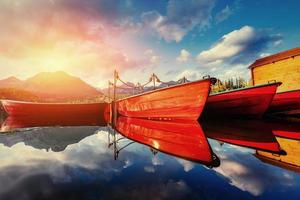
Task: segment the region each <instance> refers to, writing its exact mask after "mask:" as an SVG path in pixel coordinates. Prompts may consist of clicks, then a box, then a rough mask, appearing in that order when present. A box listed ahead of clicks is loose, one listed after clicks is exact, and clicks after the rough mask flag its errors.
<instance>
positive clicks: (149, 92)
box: [115, 78, 211, 102]
mask: <svg viewBox="0 0 300 200" xmlns="http://www.w3.org/2000/svg"><path fill="white" fill-rule="evenodd" d="M204 81H209V82H211V78H206V79H201V80H196V81H191V82H187V83H182V84H178V85H171V86H168V87H163V88H158V89H155V90H150V91H147V92H143V93H140V94H135V95H131V96H128V97H124V98H121V99H117V100H116V101H115V102H120V101H124V100H127V99H130V98H135V97H139V96H143V95H146V94H151V93H155V92H160V91H163V90H167V89H172V88H176V87H183V86H187V85H192V84H195V83H198V82H199V83H200V82H204ZM209 91H210V87H209ZM208 94H209V92H208Z"/></svg>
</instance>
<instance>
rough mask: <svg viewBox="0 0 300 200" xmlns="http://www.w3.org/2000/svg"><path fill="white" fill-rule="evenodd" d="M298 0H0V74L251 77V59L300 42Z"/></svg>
mask: <svg viewBox="0 0 300 200" xmlns="http://www.w3.org/2000/svg"><path fill="white" fill-rule="evenodd" d="M299 7H300V1H297V0H286V1H284V3H283V2H282V1H279V0H257V1H254V0H253V1H246V0H226V1H225V0H223V1H222V0H153V1H150V0H144V1H142V0H85V1H82V0H39V1H36V0H0V27H1V28H0V79H3V78H7V77H9V76H15V77H18V78H20V79H26V78H28V77H30V76H33V75H35V74H37V73H39V72H43V71H49V72H54V71H65V72H67V73H69V74H72V75H74V76H78V77H80V78H82V79H83V80H84V81H86V82H88V83H90V84H92V85H93V86H95V87H106V86H107V81H108V80H111V79H112V75H113V71H114V69H116V70H118V72H119V74H120V78H122V79H123V80H124V81H130V82H134V83H137V82H140V83H145V82H147V81H148V79H149V76H150V74H152V73H155V74H157V76H158V77H159V78H160V79H161V80H162V81H165V82H166V81H170V80H178V79H180V78H182V77H183V76H186V77H187V78H188V79H190V80H197V79H201V78H202V77H203V76H205V75H211V76H215V77H218V78H220V79H221V80H225V79H227V78H230V77H243V78H245V79H249V78H250V73H249V70H248V69H247V67H248V66H249V65H250V64H251V63H252V62H254V61H255V60H256V59H258V58H261V57H264V56H267V55H270V54H274V53H277V52H280V51H283V50H287V49H290V48H295V47H298V46H300V26H299V23H300V15H299Z"/></svg>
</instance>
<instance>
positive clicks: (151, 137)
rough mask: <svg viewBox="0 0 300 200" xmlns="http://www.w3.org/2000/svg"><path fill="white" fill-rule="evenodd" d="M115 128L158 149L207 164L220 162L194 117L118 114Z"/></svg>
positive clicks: (211, 165)
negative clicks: (155, 118)
mask: <svg viewBox="0 0 300 200" xmlns="http://www.w3.org/2000/svg"><path fill="white" fill-rule="evenodd" d="M116 129H117V131H118V132H119V133H120V134H122V135H123V136H125V137H127V138H129V139H131V140H133V141H136V142H139V143H142V144H145V145H147V146H150V147H151V148H154V149H156V150H158V151H161V152H165V153H167V154H170V155H174V156H177V157H181V158H184V159H187V160H191V161H195V162H199V163H202V164H205V165H207V166H210V167H217V166H219V164H220V161H219V159H218V158H217V156H216V155H215V154H214V153H213V152H212V150H211V147H210V145H209V143H208V141H207V139H206V137H205V135H204V133H203V131H202V129H201V126H200V124H199V123H198V122H196V121H191V122H189V123H187V122H186V121H185V123H179V122H171V121H165V122H162V121H151V120H145V119H138V118H127V117H119V118H118V119H117V124H116Z"/></svg>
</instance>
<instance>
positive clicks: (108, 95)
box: [107, 81, 110, 103]
mask: <svg viewBox="0 0 300 200" xmlns="http://www.w3.org/2000/svg"><path fill="white" fill-rule="evenodd" d="M107 93H108V94H107V97H108V102H109V103H110V81H108V90H107Z"/></svg>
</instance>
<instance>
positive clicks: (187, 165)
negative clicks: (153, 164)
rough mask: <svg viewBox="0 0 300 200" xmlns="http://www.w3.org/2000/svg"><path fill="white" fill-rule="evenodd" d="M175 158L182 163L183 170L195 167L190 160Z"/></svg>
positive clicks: (186, 170) (187, 170)
mask: <svg viewBox="0 0 300 200" xmlns="http://www.w3.org/2000/svg"><path fill="white" fill-rule="evenodd" d="M176 160H177V161H178V162H179V163H180V164H181V165H182V167H183V169H184V171H185V172H189V171H191V170H192V169H193V168H194V167H195V165H194V164H193V163H192V162H191V161H188V160H184V159H182V158H177V159H176Z"/></svg>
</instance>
